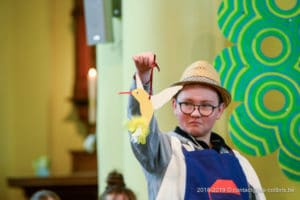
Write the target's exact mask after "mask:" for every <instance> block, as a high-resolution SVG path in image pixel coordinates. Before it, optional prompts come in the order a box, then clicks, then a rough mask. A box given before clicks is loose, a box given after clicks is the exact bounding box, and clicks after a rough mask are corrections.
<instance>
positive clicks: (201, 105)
mask: <svg viewBox="0 0 300 200" xmlns="http://www.w3.org/2000/svg"><path fill="white" fill-rule="evenodd" d="M176 103H177V104H178V105H179V108H180V111H181V112H182V113H183V114H186V115H190V114H192V113H193V112H194V111H195V109H196V107H197V110H198V112H199V113H200V115H201V116H203V117H209V116H210V115H212V114H213V112H214V111H215V109H216V108H218V107H220V104H219V105H217V106H214V105H210V104H198V105H197V104H193V103H191V102H186V101H182V102H179V101H177V100H176ZM183 104H186V105H187V104H188V105H191V106H193V110H192V111H191V112H184V111H183V110H182V105H183ZM204 106H205V107H210V108H211V111H210V113H209V114H206V113H204V114H203V110H202V111H201V107H202V108H203V107H204Z"/></svg>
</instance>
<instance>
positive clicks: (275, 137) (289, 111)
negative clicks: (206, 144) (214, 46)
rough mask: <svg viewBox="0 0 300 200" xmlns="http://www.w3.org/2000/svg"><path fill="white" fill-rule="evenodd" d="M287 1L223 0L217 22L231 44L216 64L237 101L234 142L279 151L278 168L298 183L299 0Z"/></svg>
mask: <svg viewBox="0 0 300 200" xmlns="http://www.w3.org/2000/svg"><path fill="white" fill-rule="evenodd" d="M289 2H290V4H292V5H289V6H287V7H283V6H282V5H278V1H276V0H265V1H261V0H223V1H222V2H221V4H220V7H219V10H218V24H219V27H220V29H221V31H222V33H223V34H224V36H225V37H226V38H227V39H228V40H229V41H230V42H232V43H233V45H232V46H231V47H228V48H225V49H224V50H223V51H221V52H220V53H219V54H218V55H217V57H216V58H215V62H214V65H215V66H216V68H217V70H218V71H219V73H220V75H221V79H222V82H223V85H224V86H225V87H226V88H227V89H228V90H229V91H230V92H231V94H232V97H233V100H234V101H237V102H240V104H239V105H238V106H237V107H236V108H235V110H234V111H233V113H232V114H231V116H230V122H229V132H230V137H231V139H232V141H233V143H234V144H235V145H236V147H237V148H238V149H239V150H241V151H242V152H244V153H247V154H249V155H254V156H264V155H268V154H271V153H273V152H274V151H276V150H277V149H279V153H278V162H279V165H280V167H281V169H282V171H283V172H284V174H285V175H286V176H287V177H289V178H290V179H292V180H296V181H300V95H299V93H300V92H299V91H300V88H299V85H300V0H295V1H294V3H291V2H292V1H289ZM270 99H271V102H273V101H274V102H276V105H275V103H274V105H269V104H270V103H269V102H270Z"/></svg>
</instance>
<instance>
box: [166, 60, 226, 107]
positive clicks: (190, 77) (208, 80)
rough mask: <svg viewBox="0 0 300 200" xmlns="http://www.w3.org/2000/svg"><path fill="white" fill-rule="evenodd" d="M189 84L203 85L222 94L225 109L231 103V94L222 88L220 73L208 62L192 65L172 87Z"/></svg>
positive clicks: (198, 62)
mask: <svg viewBox="0 0 300 200" xmlns="http://www.w3.org/2000/svg"><path fill="white" fill-rule="evenodd" d="M189 84H201V85H207V86H209V87H212V88H213V89H215V90H216V91H217V92H218V93H219V94H220V96H221V98H222V101H223V102H224V104H225V107H227V106H228V105H229V103H230V101H231V95H230V93H229V92H228V91H227V90H226V89H225V88H223V87H222V86H221V81H220V77H219V74H218V72H217V71H216V70H215V68H214V67H213V66H212V65H211V64H210V63H208V62H206V61H202V60H200V61H196V62H194V63H192V64H191V65H190V66H189V67H187V68H186V69H185V70H184V72H183V74H182V76H181V78H180V80H179V81H178V82H175V83H173V84H172V86H174V85H183V86H184V85H189Z"/></svg>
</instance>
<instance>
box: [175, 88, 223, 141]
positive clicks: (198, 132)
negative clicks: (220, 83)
mask: <svg viewBox="0 0 300 200" xmlns="http://www.w3.org/2000/svg"><path fill="white" fill-rule="evenodd" d="M178 102H187V103H191V104H195V105H212V106H219V96H218V94H217V92H216V91H215V90H214V89H212V88H210V87H208V86H204V85H200V84H194V85H186V86H184V88H183V89H182V90H181V91H180V93H179V94H178V95H177V98H176V99H173V102H172V107H173V112H174V114H175V116H176V117H177V119H178V123H179V127H180V128H181V129H182V130H184V131H186V132H187V133H189V134H191V135H192V136H193V137H195V138H199V139H200V138H203V137H204V138H205V137H208V136H209V135H210V133H211V130H212V128H213V126H214V124H215V122H216V120H217V119H219V118H220V117H221V115H222V113H223V111H224V104H223V103H221V104H220V106H219V107H217V108H215V109H214V110H213V112H212V113H211V114H210V115H209V116H201V114H200V113H199V111H198V109H195V110H194V111H193V112H192V113H191V114H184V113H183V112H182V111H181V109H180V106H179V104H178Z"/></svg>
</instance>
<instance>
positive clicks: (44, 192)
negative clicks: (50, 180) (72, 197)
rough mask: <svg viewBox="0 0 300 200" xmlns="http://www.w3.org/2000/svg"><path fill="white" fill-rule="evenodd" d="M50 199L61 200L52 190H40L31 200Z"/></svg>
mask: <svg viewBox="0 0 300 200" xmlns="http://www.w3.org/2000/svg"><path fill="white" fill-rule="evenodd" d="M49 197H51V198H53V199H55V200H60V198H59V196H58V195H57V194H56V193H55V192H53V191H50V190H39V191H37V192H35V193H34V194H33V195H32V196H31V198H30V200H48V198H49Z"/></svg>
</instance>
